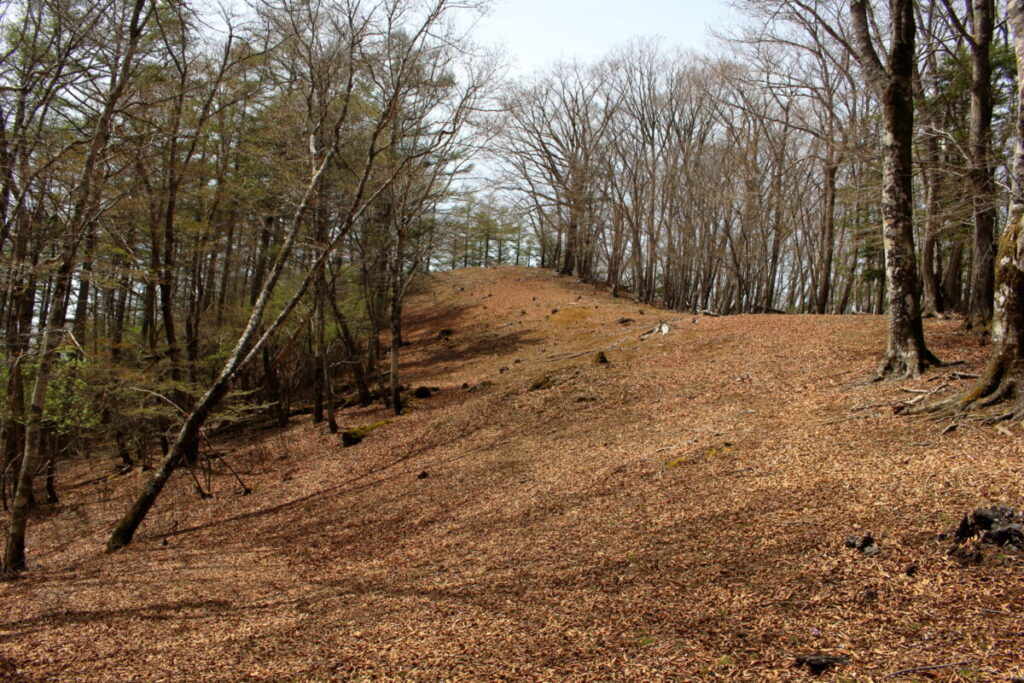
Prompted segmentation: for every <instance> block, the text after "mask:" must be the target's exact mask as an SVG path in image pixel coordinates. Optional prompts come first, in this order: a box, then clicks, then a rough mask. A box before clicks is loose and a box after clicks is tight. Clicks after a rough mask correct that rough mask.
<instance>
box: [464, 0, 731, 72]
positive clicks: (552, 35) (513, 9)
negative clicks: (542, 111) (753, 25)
mask: <svg viewBox="0 0 1024 683" xmlns="http://www.w3.org/2000/svg"><path fill="white" fill-rule="evenodd" d="M730 17H732V20H733V21H735V14H734V13H733V12H732V10H731V9H730V7H729V6H728V3H727V2H726V0H625V1H623V0H589V1H588V0H496V2H495V4H494V7H493V9H492V10H491V11H490V12H489V13H488V15H487V16H485V17H483V18H482V19H481V20H480V21H479V23H478V25H477V27H476V30H475V31H474V33H473V37H474V39H475V41H476V42H477V43H483V44H488V45H503V46H504V47H505V48H506V50H507V52H508V56H509V59H510V62H511V69H512V73H514V74H527V73H530V72H533V71H535V70H537V69H539V68H541V67H543V66H545V65H547V64H550V63H551V62H554V61H556V60H559V59H566V60H570V59H573V58H578V59H579V60H581V61H585V62H590V61H594V60H597V59H600V58H601V57H603V56H605V55H607V54H608V52H609V51H610V50H611V48H612V47H614V46H617V45H622V44H624V43H626V42H628V41H629V40H630V39H631V38H635V37H638V36H643V37H660V38H662V39H664V41H665V44H666V45H667V46H673V47H683V48H688V49H692V50H697V51H701V50H702V49H703V48H704V47H705V45H707V44H708V43H709V42H710V40H709V33H708V28H709V27H713V28H716V29H721V30H727V29H728V28H729V21H730Z"/></svg>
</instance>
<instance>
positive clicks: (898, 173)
mask: <svg viewBox="0 0 1024 683" xmlns="http://www.w3.org/2000/svg"><path fill="white" fill-rule="evenodd" d="M890 5H891V7H892V17H891V31H892V34H891V39H890V47H889V55H888V57H889V59H888V65H887V66H883V64H882V61H881V59H880V58H879V56H878V53H877V52H876V51H875V48H874V44H873V42H872V38H871V33H870V28H869V23H868V18H867V5H866V1H865V0H852V2H851V3H850V15H851V19H852V20H853V26H854V33H855V37H856V41H857V60H858V62H859V64H860V66H861V70H862V71H863V72H864V77H865V79H866V80H867V82H868V84H869V85H870V86H871V87H872V88H873V89H874V90H875V93H876V95H877V96H878V98H879V100H880V102H881V105H882V114H883V117H884V121H885V129H884V132H883V134H882V244H883V246H884V248H885V274H886V291H887V294H888V296H889V343H888V348H887V349H886V352H885V357H884V359H883V360H882V363H881V365H880V366H879V368H878V378H879V379H889V378H894V379H900V378H904V377H916V376H918V375H920V374H921V372H922V371H924V369H925V368H926V367H928V366H929V365H932V364H938V363H939V361H938V359H937V358H936V357H935V356H933V355H932V353H931V352H930V351H928V348H927V347H926V346H925V343H924V328H923V327H922V323H921V300H920V295H919V291H918V277H917V258H916V256H915V254H914V226H913V194H912V177H913V176H912V174H913V166H912V163H911V159H912V150H913V144H914V97H913V88H912V77H913V72H914V40H915V32H916V27H915V24H914V3H913V0H892V2H891V3H890Z"/></svg>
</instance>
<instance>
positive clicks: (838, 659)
mask: <svg viewBox="0 0 1024 683" xmlns="http://www.w3.org/2000/svg"><path fill="white" fill-rule="evenodd" d="M849 661H850V658H849V657H844V656H843V655H828V654H825V653H824V652H812V653H810V654H806V655H797V656H796V665H797V666H803V667H807V668H808V669H809V670H810V672H811V673H812V674H814V675H815V676H818V675H820V674H823V673H825V672H826V671H828V670H829V669H831V668H833V667H836V666H842V665H844V664H846V663H847V662H849Z"/></svg>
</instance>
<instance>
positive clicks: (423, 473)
mask: <svg viewBox="0 0 1024 683" xmlns="http://www.w3.org/2000/svg"><path fill="white" fill-rule="evenodd" d="M429 476H430V475H429V474H427V473H426V471H423V472H420V473H419V474H417V475H416V478H417V479H426V478H427V477H429Z"/></svg>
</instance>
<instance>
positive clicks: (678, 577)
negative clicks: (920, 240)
mask: <svg viewBox="0 0 1024 683" xmlns="http://www.w3.org/2000/svg"><path fill="white" fill-rule="evenodd" d="M421 290H422V291H421V292H419V293H418V294H417V295H416V296H415V298H414V300H413V301H411V302H410V305H409V310H410V320H409V326H408V328H407V335H406V336H407V338H408V339H409V340H410V341H411V342H412V344H411V345H410V346H409V347H408V348H407V349H403V351H404V352H405V355H404V359H403V360H404V371H405V374H406V382H407V383H408V384H409V385H411V386H417V385H421V384H423V385H429V386H437V387H440V388H441V391H440V392H439V393H437V394H435V395H434V396H433V397H431V398H429V399H418V400H415V402H414V405H413V406H412V410H411V411H410V413H409V414H407V415H404V416H402V417H400V418H398V419H396V420H395V421H393V422H391V423H390V424H387V425H384V426H382V427H380V428H378V429H376V430H374V431H373V432H372V433H371V434H369V435H368V436H367V437H366V438H365V439H364V440H363V442H362V443H360V444H359V445H357V446H353V447H350V448H342V447H341V444H340V441H339V438H338V437H336V436H331V435H329V434H327V433H326V430H325V429H323V428H321V427H320V426H316V427H314V426H313V425H311V424H309V422H308V418H302V419H301V420H297V421H296V422H295V424H294V425H293V426H292V427H290V428H288V429H286V430H283V431H278V432H261V433H258V434H254V435H251V436H249V438H247V439H239V440H236V441H231V442H225V443H221V444H218V445H217V447H218V449H219V450H222V451H224V452H226V453H228V455H227V456H226V457H227V458H228V461H229V462H230V463H231V464H232V466H233V467H234V468H235V469H236V470H237V471H238V472H239V474H240V475H241V476H242V477H243V478H244V479H245V481H246V484H247V485H248V486H250V487H251V488H252V489H253V493H252V495H249V496H242V495H241V490H240V486H239V485H238V483H237V482H236V481H235V479H234V478H233V477H232V476H231V474H230V473H229V472H228V471H227V469H226V468H225V467H223V466H222V465H220V464H215V465H214V475H213V479H212V490H213V493H214V497H213V498H210V499H207V500H200V499H198V498H197V497H196V495H195V493H194V491H193V483H192V480H191V478H190V477H189V476H188V475H187V474H185V473H179V474H178V475H176V477H175V479H174V482H173V485H172V486H171V487H170V490H169V491H168V493H167V494H165V497H164V498H162V499H161V500H160V501H159V503H158V505H157V507H156V509H155V510H154V512H153V513H152V515H151V516H150V518H149V519H148V520H147V522H146V523H145V525H144V527H143V529H142V534H141V536H140V538H139V539H138V542H137V543H135V544H134V545H133V546H131V547H129V548H128V549H126V550H124V551H122V552H119V553H117V554H115V555H104V554H103V553H102V552H101V547H102V542H103V540H104V537H105V534H106V532H108V531H109V529H110V527H111V525H112V524H113V522H114V520H115V519H116V517H117V515H118V514H119V513H120V512H121V511H122V510H123V508H124V506H125V505H126V504H127V501H128V500H129V498H130V497H131V496H132V495H133V494H134V492H135V491H136V490H137V488H138V486H139V485H140V484H141V482H142V481H143V479H142V475H128V476H123V477H117V476H109V477H105V478H104V479H103V480H102V481H99V482H97V481H93V480H94V479H95V478H96V477H99V476H100V475H107V474H109V473H110V472H111V471H112V469H113V465H112V462H110V461H100V460H93V461H91V462H89V463H76V464H74V465H73V466H71V467H70V468H69V469H68V470H67V471H65V472H63V473H62V481H63V484H64V486H63V489H64V492H65V497H64V500H63V502H62V503H61V504H59V505H58V506H56V507H53V508H50V509H47V510H45V511H43V512H42V513H41V514H40V517H39V519H37V520H36V521H35V523H34V524H33V526H32V528H31V532H32V533H31V537H30V543H31V545H30V550H31V553H32V554H31V557H30V561H31V562H32V571H31V572H30V573H29V575H28V576H27V577H26V578H25V579H22V580H20V581H17V582H13V583H8V584H4V585H2V586H0V590H2V591H3V597H4V605H5V607H6V610H5V612H4V615H3V617H2V618H0V656H2V661H0V664H2V665H3V667H4V671H8V670H10V671H11V672H12V673H10V675H11V676H20V677H21V678H22V679H23V680H73V679H77V680H119V681H120V680H154V681H155V680H189V681H196V680H275V681H276V680H302V681H305V680H311V681H319V680H398V679H403V680H425V681H433V680H445V681H494V680H514V681H526V680H537V681H553V680H572V681H657V680H675V681H710V680H750V681H769V680H772V681H774V680H786V681H795V680H807V679H811V678H813V677H814V674H813V673H812V669H815V666H814V665H815V663H816V662H817V663H822V662H824V666H823V667H818V668H817V669H816V670H820V671H822V673H821V674H820V675H819V676H818V678H817V680H835V681H841V680H846V681H882V680H903V681H923V680H939V681H1008V680H1010V679H1011V677H1012V676H1019V675H1022V674H1021V671H1022V669H1024V562H1022V558H1021V557H1020V556H1019V555H1018V554H1015V553H1014V552H1012V551H1011V550H1007V549H1002V548H995V549H993V548H988V549H985V552H984V553H981V554H980V556H977V557H972V558H967V559H966V560H965V559H964V558H963V557H957V556H951V555H949V554H948V553H947V551H948V550H949V547H950V543H951V541H950V540H949V539H948V538H946V539H939V538H938V536H937V535H938V534H939V533H940V532H944V531H948V530H951V529H953V528H955V527H956V525H957V523H958V522H959V520H960V518H961V516H962V515H963V514H964V513H965V512H967V511H970V510H972V509H974V508H976V507H979V506H982V505H1000V504H1003V505H1010V506H1015V507H1018V508H1019V507H1021V505H1022V504H1024V486H1022V482H1024V458H1022V455H1024V454H1022V441H1024V440H1022V438H1021V437H1022V434H1021V432H1020V431H1019V429H1020V428H1019V426H1016V427H1014V428H1013V429H1012V430H1009V431H1007V430H1006V429H1005V428H1003V429H1002V430H1000V429H997V428H994V427H982V426H980V425H973V424H966V425H963V426H961V427H959V428H958V429H956V430H954V431H948V432H946V433H945V434H943V433H942V432H943V429H944V427H945V426H946V425H945V423H936V422H932V421H928V420H920V419H911V418H906V417H902V416H900V415H896V414H894V412H895V410H896V409H897V408H898V406H899V405H901V404H903V403H907V402H911V401H915V400H919V397H921V396H925V397H927V398H931V397H939V396H942V395H947V394H948V393H950V392H952V391H956V390H958V389H961V388H963V387H964V386H965V383H966V381H967V380H964V379H962V378H960V376H958V375H956V374H954V372H953V371H954V370H955V371H956V372H966V373H969V372H972V371H973V372H977V369H978V368H980V367H981V364H982V361H983V358H984V355H985V349H984V348H982V347H981V346H979V345H978V343H977V341H976V340H975V339H974V338H972V337H969V336H966V335H964V334H962V333H961V332H960V331H959V329H960V327H959V323H957V322H955V321H931V322H929V323H927V334H928V337H929V341H930V345H931V347H932V348H933V349H934V350H935V351H936V352H937V353H938V354H939V355H940V357H942V358H944V359H947V360H949V359H962V360H965V361H967V363H966V365H964V366H959V367H956V368H947V369H942V370H938V371H935V372H933V373H931V374H930V375H927V376H925V377H923V378H921V379H920V380H916V381H913V382H905V383H902V384H871V383H866V382H865V381H864V380H865V379H866V378H867V377H868V376H869V374H870V373H871V371H872V370H873V368H874V367H875V365H876V363H877V361H878V358H879V355H880V353H881V351H882V348H883V345H884V338H885V325H886V323H885V320H884V319H883V318H878V317H871V316H856V317H852V316H851V317H827V316H783V315H772V316H739V317H723V318H712V317H704V316H695V315H684V314H679V313H669V312H664V311H658V310H655V309H651V308H649V307H639V306H637V305H636V304H634V303H632V302H630V301H628V300H623V299H612V298H610V297H609V296H607V295H606V294H605V293H603V292H601V291H599V290H597V289H594V288H591V287H588V286H584V285H582V284H579V283H576V282H574V281H572V280H570V279H566V278H559V277H556V276H554V275H553V274H551V273H549V272H546V271H538V270H526V269H515V268H502V269H497V270H493V269H491V270H482V269H478V270H465V271H457V272H452V273H444V274H436V275H431V276H430V277H429V278H428V279H427V280H426V281H425V282H424V283H423V285H422V287H421ZM659 320H667V321H669V323H670V325H671V329H670V331H669V332H668V333H667V334H660V333H656V334H650V335H645V333H646V332H648V331H650V330H651V329H653V328H654V327H655V326H656V324H657V323H658V321H659ZM442 331H445V332H444V333H442ZM599 351H602V352H603V353H604V354H605V359H606V360H607V361H608V362H607V363H602V362H597V360H598V359H597V354H598V352H599ZM922 392H929V393H922ZM385 417H387V415H386V414H385V412H384V411H383V409H376V408H375V409H370V410H365V409H364V410H353V411H349V412H346V413H344V414H343V416H342V421H343V426H344V427H356V426H359V425H364V424H367V423H372V422H376V421H378V420H381V419H383V418H385ZM76 483H78V484H80V485H78V486H74V487H73V488H68V487H69V485H72V484H76ZM868 534H871V536H872V539H873V540H872V542H871V543H870V544H867V543H862V544H861V545H862V546H863V547H862V548H861V549H858V548H857V547H853V548H848V547H847V546H846V543H845V542H844V541H845V539H847V538H848V537H854V540H853V543H854V544H855V545H856V544H857V543H860V542H861V541H863V537H864V536H866V535H868ZM871 547H874V550H870V551H867V550H866V549H868V548H871ZM818 653H823V654H826V655H830V656H832V659H827V658H826V659H815V658H813V657H811V655H816V654H818ZM798 659H799V661H801V662H803V663H804V665H803V666H798V665H797V661H798ZM15 669H16V672H17V673H13V671H14V670H15ZM900 672H903V673H900Z"/></svg>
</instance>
